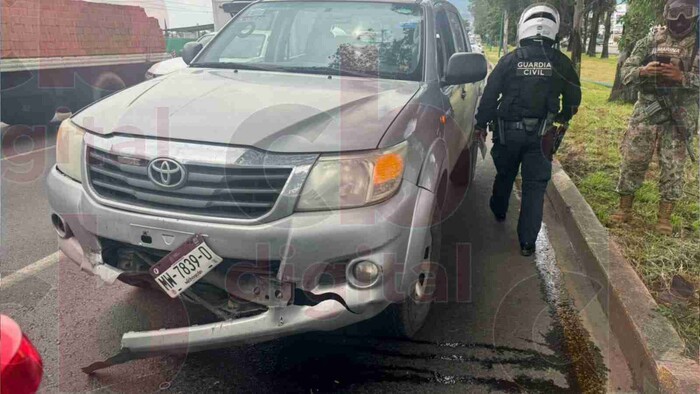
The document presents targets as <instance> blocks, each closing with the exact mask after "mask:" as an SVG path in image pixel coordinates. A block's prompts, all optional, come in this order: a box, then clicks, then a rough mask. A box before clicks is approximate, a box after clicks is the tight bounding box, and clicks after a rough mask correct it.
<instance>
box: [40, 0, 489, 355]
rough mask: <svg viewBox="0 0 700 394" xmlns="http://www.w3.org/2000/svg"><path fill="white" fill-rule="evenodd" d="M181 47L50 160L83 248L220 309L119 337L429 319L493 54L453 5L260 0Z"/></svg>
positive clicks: (69, 134) (113, 275) (85, 254)
mask: <svg viewBox="0 0 700 394" xmlns="http://www.w3.org/2000/svg"><path fill="white" fill-rule="evenodd" d="M261 32H264V33H261ZM183 59H184V60H185V62H186V63H187V64H188V68H186V69H184V70H182V71H178V72H176V73H173V74H169V75H166V76H163V77H158V78H154V79H152V80H149V81H146V82H143V83H141V84H139V85H137V86H134V87H131V88H129V89H126V90H124V91H121V92H119V93H117V94H114V95H112V96H110V97H108V98H105V99H103V100H101V101H99V102H97V103H95V104H93V105H91V106H89V107H87V108H85V109H83V110H82V111H80V112H79V113H77V114H75V115H73V116H72V117H71V118H70V119H68V120H66V121H64V122H63V123H62V125H61V127H60V131H59V136H58V142H57V147H56V149H57V165H56V167H55V168H54V169H53V170H52V171H51V173H50V175H49V176H48V191H49V197H50V204H51V207H52V210H53V214H52V221H53V224H54V226H55V228H56V231H57V233H58V236H59V245H60V249H61V251H62V252H63V254H64V255H65V256H66V257H67V259H68V260H71V261H73V262H75V263H77V264H78V265H79V266H80V267H81V268H82V269H83V270H85V271H87V272H89V273H92V274H94V275H97V276H99V277H100V278H102V279H103V280H104V281H106V282H110V283H111V282H114V281H116V280H121V281H123V282H125V283H128V284H131V285H135V286H142V287H153V288H157V289H160V290H162V292H163V293H164V294H167V295H168V296H170V297H180V298H181V299H184V300H186V301H190V302H194V303H197V304H199V305H201V306H203V307H204V308H206V309H208V310H209V311H210V312H211V313H213V314H214V315H215V316H216V318H217V319H218V320H219V321H218V322H216V323H212V324H205V325H197V326H190V327H181V328H175V329H164V330H156V331H148V332H130V333H126V334H125V335H124V336H123V337H122V349H123V350H125V351H128V352H129V353H130V354H132V355H134V354H135V355H139V354H153V353H157V352H173V351H193V350H200V349H204V348H211V347H216V346H222V345H226V344H230V343H236V342H246V343H250V342H257V341H264V340H269V339H273V338H277V337H280V336H285V335H290V334H296V333H300V332H306V331H314V330H334V329H337V328H340V327H343V326H347V325H350V324H352V323H356V322H359V321H362V320H367V319H370V318H374V317H375V316H377V318H379V319H386V320H385V321H386V322H388V327H390V328H391V329H392V330H393V331H394V333H395V334H398V335H402V336H407V337H410V336H412V335H414V334H415V333H416V332H417V331H418V330H419V329H420V327H421V326H422V324H423V322H424V321H425V319H426V316H427V314H428V311H429V309H430V305H431V302H432V300H433V296H434V294H436V293H435V280H434V278H435V276H436V270H437V269H438V268H439V266H438V264H439V262H440V240H441V237H440V222H441V217H442V216H443V212H442V211H443V209H444V201H445V200H446V199H447V197H448V194H449V193H450V192H451V191H452V190H453V186H454V184H455V183H456V184H459V185H461V187H464V186H465V185H466V184H468V183H469V182H470V180H471V179H473V171H474V167H475V165H474V164H475V161H476V157H477V149H478V148H477V145H478V141H477V140H476V137H475V134H474V123H475V121H474V112H475V108H476V106H477V103H478V100H479V96H480V92H481V87H482V83H483V80H484V78H485V76H486V73H487V62H486V60H485V58H484V56H483V55H481V54H477V53H471V52H470V47H469V42H468V40H467V37H466V35H465V32H464V29H463V22H462V20H461V18H460V16H459V14H458V12H457V10H456V9H455V7H454V6H452V5H451V4H450V3H447V2H444V1H422V2H420V1H419V2H416V1H414V0H410V1H407V0H397V1H385V0H378V1H371V0H370V1H364V2H357V1H333V0H332V1H307V0H304V1H295V0H282V1H278V0H274V1H267V0H263V1H259V2H256V3H253V4H251V5H250V6H248V7H247V8H246V9H244V10H243V11H242V12H241V13H239V14H238V15H236V17H235V18H234V19H233V20H232V21H231V22H230V23H229V24H227V25H226V27H225V28H224V29H223V30H222V31H221V32H220V33H219V34H217V36H216V37H215V38H214V39H213V41H211V42H210V43H209V44H208V45H207V46H206V47H205V48H203V49H202V46H201V45H200V44H197V43H191V44H190V45H188V46H187V48H185V50H184V52H183ZM455 168H459V171H457V172H455V171H454V169H455ZM465 225H467V224H465ZM153 296H154V297H155V296H158V294H157V293H153ZM164 296H165V295H164ZM378 315H379V316H378Z"/></svg>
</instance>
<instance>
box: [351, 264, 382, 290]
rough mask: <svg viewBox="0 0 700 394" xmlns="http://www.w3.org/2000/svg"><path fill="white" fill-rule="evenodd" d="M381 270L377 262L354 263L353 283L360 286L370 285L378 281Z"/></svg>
mask: <svg viewBox="0 0 700 394" xmlns="http://www.w3.org/2000/svg"><path fill="white" fill-rule="evenodd" d="M380 273H381V270H380V268H379V266H378V265H377V264H374V263H373V262H371V261H360V262H358V263H355V264H353V266H352V275H351V278H352V279H353V281H352V282H353V284H354V285H355V286H358V287H369V286H372V285H373V284H375V283H376V282H377V279H379V274H380Z"/></svg>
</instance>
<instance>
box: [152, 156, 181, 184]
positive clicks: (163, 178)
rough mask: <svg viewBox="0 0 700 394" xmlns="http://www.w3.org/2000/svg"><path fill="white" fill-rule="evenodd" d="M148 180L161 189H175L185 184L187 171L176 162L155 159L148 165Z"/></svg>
mask: <svg viewBox="0 0 700 394" xmlns="http://www.w3.org/2000/svg"><path fill="white" fill-rule="evenodd" d="M148 178H149V179H150V180H151V182H153V183H155V184H156V185H158V186H160V187H167V188H170V189H174V188H176V187H180V186H182V184H184V183H185V181H186V180H187V171H186V170H185V167H183V165H182V164H180V163H178V162H176V161H175V160H172V159H155V160H153V161H151V163H150V164H148Z"/></svg>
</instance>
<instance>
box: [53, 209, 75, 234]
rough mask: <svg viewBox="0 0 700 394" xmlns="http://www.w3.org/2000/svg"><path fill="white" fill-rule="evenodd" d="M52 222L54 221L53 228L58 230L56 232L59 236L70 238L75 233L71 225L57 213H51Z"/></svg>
mask: <svg viewBox="0 0 700 394" xmlns="http://www.w3.org/2000/svg"><path fill="white" fill-rule="evenodd" d="M51 223H53V228H54V229H55V230H56V234H58V236H59V237H61V238H70V237H71V236H72V235H73V233H72V232H71V230H70V227H68V223H66V222H65V221H64V220H63V218H62V217H60V216H58V215H57V214H55V213H54V214H52V215H51Z"/></svg>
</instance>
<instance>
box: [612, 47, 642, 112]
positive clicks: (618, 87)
mask: <svg viewBox="0 0 700 394" xmlns="http://www.w3.org/2000/svg"><path fill="white" fill-rule="evenodd" d="M631 54H632V49H631V48H627V49H625V50H624V51H623V52H622V53H620V58H619V59H618V61H617V70H616V71H615V83H614V84H613V88H612V91H611V92H610V97H609V98H608V101H623V102H625V103H630V104H634V103H635V102H636V101H637V88H636V86H634V85H627V86H625V85H623V84H622V75H620V69H621V68H622V65H623V64H625V61H626V60H627V58H628V57H630V55H631Z"/></svg>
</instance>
